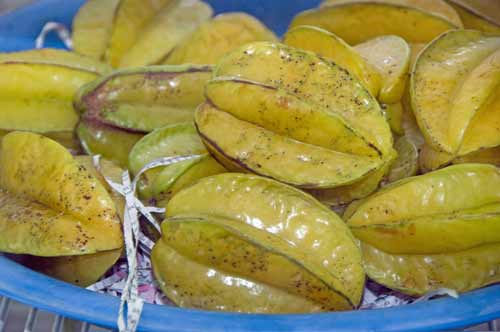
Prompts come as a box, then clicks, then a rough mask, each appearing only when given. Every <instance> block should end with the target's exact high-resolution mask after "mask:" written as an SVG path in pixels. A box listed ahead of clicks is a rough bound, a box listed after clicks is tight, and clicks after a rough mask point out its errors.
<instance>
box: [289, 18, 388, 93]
mask: <svg viewBox="0 0 500 332" xmlns="http://www.w3.org/2000/svg"><path fill="white" fill-rule="evenodd" d="M283 43H285V44H287V45H290V46H293V47H296V48H301V49H304V50H308V51H311V52H314V53H316V54H318V55H320V56H322V57H325V58H327V59H330V60H332V61H333V62H335V63H336V64H338V65H339V66H341V67H344V68H345V69H347V70H349V72H350V73H351V74H353V75H355V76H356V77H357V78H358V79H359V80H360V81H361V82H362V83H363V85H364V86H365V87H366V89H367V90H368V91H370V93H371V94H372V95H373V96H374V97H377V96H378V94H379V91H380V88H381V80H382V79H381V77H380V74H379V72H378V71H377V70H376V68H375V67H374V66H372V64H370V63H368V62H367V61H366V60H365V59H364V58H363V57H361V55H360V54H359V53H358V52H357V51H356V50H355V49H353V48H352V47H351V46H349V45H348V44H347V43H346V42H345V41H343V40H342V39H341V38H339V37H337V36H336V35H335V34H333V33H331V32H329V31H326V30H324V29H321V28H318V27H315V26H307V25H304V26H297V27H295V28H293V29H291V30H289V31H288V32H287V33H286V34H285V36H284V37H283Z"/></svg>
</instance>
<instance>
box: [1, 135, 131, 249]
mask: <svg viewBox="0 0 500 332" xmlns="http://www.w3.org/2000/svg"><path fill="white" fill-rule="evenodd" d="M0 160H1V167H0V187H1V189H2V191H1V192H0V196H1V209H0V215H1V216H0V221H1V224H2V226H1V227H2V232H1V233H2V237H1V238H0V243H1V244H0V247H1V249H2V251H4V252H9V253H23V254H32V255H37V256H47V257H50V256H65V255H83V254H92V253H96V252H101V251H107V250H112V249H117V248H121V247H122V233H121V226H120V218H119V215H118V213H117V207H116V205H115V202H114V201H113V199H112V197H111V196H110V195H109V193H108V192H107V190H106V188H105V187H104V186H103V184H102V183H101V182H100V181H99V180H98V179H97V178H96V177H94V176H92V174H91V172H90V171H89V170H88V168H87V167H85V166H83V165H81V164H79V163H78V161H77V160H75V159H74V157H73V156H72V155H71V154H70V153H69V152H68V151H67V150H66V149H65V148H64V147H63V146H61V145H59V144H58V143H56V142H54V141H52V140H50V139H48V138H46V137H43V136H40V135H37V134H32V133H27V132H13V133H10V134H8V135H7V136H5V137H4V138H3V140H2V149H1V151H0Z"/></svg>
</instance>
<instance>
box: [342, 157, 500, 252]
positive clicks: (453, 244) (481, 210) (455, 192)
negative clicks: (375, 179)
mask: <svg viewBox="0 0 500 332" xmlns="http://www.w3.org/2000/svg"><path fill="white" fill-rule="evenodd" d="M498 181H500V172H499V170H498V168H496V167H495V166H491V165H482V164H462V165H456V166H451V167H448V168H445V169H442V170H438V171H435V172H431V173H427V174H425V175H421V176H416V177H412V178H406V179H403V180H401V181H398V182H395V183H393V184H391V185H389V186H387V187H385V188H383V189H382V190H380V191H379V192H377V193H375V194H374V195H372V196H371V197H369V198H367V199H365V200H364V201H363V202H361V203H360V205H358V206H357V207H356V208H355V209H354V211H353V213H351V214H350V215H349V216H348V220H347V223H348V225H349V226H350V227H351V229H352V230H353V232H354V234H355V235H356V236H357V237H358V238H360V239H361V240H363V241H365V242H368V243H370V244H372V245H374V246H377V247H378V248H380V249H383V250H384V251H388V252H390V253H394V254H433V253H443V252H453V251H460V250H465V249H468V248H471V247H474V246H477V245H481V244H487V243H494V242H496V241H498V240H500V239H497V238H496V235H495V234H498V232H490V231H488V230H489V229H490V228H495V227H497V226H496V225H497V224H498V223H495V219H494V218H495V215H496V213H495V212H494V211H496V208H495V206H496V204H497V203H498V199H499V197H500V191H499V190H498V187H497V186H496V185H495V184H496V183H497V182H498ZM499 183H500V182H499ZM460 188H467V190H463V191H462V190H460ZM490 218H491V220H490ZM468 219H470V220H471V222H470V223H466V222H465V223H464V222H463V220H468ZM446 220H447V221H446ZM474 220H475V221H474ZM473 223H474V224H473ZM473 225H476V226H475V228H474V226H473ZM464 227H465V228H464ZM466 227H473V229H472V230H471V231H466ZM474 229H475V230H476V231H473V230H474ZM371 232H373V233H371ZM368 233H371V235H368ZM481 234H483V235H481ZM379 236H380V237H382V238H384V239H385V240H384V241H380V238H378V237H379ZM476 236H477V237H476ZM490 236H491V238H490ZM431 239H432V240H431Z"/></svg>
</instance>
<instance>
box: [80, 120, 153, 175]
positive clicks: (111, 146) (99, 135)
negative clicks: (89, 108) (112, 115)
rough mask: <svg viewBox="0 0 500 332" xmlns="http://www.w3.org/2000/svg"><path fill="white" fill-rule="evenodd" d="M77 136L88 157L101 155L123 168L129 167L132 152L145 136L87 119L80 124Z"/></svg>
mask: <svg viewBox="0 0 500 332" xmlns="http://www.w3.org/2000/svg"><path fill="white" fill-rule="evenodd" d="M76 134H77V136H78V138H79V139H80V144H81V146H82V148H83V150H84V151H85V152H86V153H87V154H88V155H94V154H99V155H101V156H102V157H103V158H105V159H108V160H111V161H113V162H115V163H116V164H117V165H119V166H120V167H123V168H126V167H127V165H128V156H129V153H130V150H132V148H133V147H134V145H135V144H136V143H137V142H138V141H139V140H140V139H141V138H142V137H143V136H144V133H141V132H132V131H126V130H122V129H120V128H116V127H113V126H108V125H106V124H103V123H100V122H99V121H95V120H93V119H86V118H83V119H81V120H80V122H79V123H78V126H77V128H76Z"/></svg>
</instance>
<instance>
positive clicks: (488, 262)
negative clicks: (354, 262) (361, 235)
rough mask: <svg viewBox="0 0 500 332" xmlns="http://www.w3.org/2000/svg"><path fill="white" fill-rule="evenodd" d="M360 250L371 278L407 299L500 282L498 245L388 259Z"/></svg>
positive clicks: (373, 251) (388, 256) (366, 248)
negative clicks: (439, 290) (442, 290)
mask: <svg viewBox="0 0 500 332" xmlns="http://www.w3.org/2000/svg"><path fill="white" fill-rule="evenodd" d="M361 248H362V252H363V257H364V267H365V270H366V273H367V274H368V275H369V276H370V278H372V279H373V280H375V281H376V282H378V283H380V284H382V285H385V286H387V287H389V288H392V289H396V290H399V291H400V292H403V293H406V294H410V295H415V296H422V295H425V294H427V293H429V292H431V291H434V290H437V289H439V288H443V287H444V288H449V289H453V290H456V291H458V292H466V291H469V290H473V289H477V288H481V287H484V286H487V285H491V284H494V283H497V282H499V281H500V269H499V267H500V244H498V243H495V244H488V245H482V246H478V247H474V248H471V249H467V250H464V251H458V252H453V253H442V254H432V255H402V254H395V255H391V254H388V253H385V252H383V251H381V250H379V249H377V248H376V247H373V246H370V245H369V244H366V243H363V244H362V245H361Z"/></svg>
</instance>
